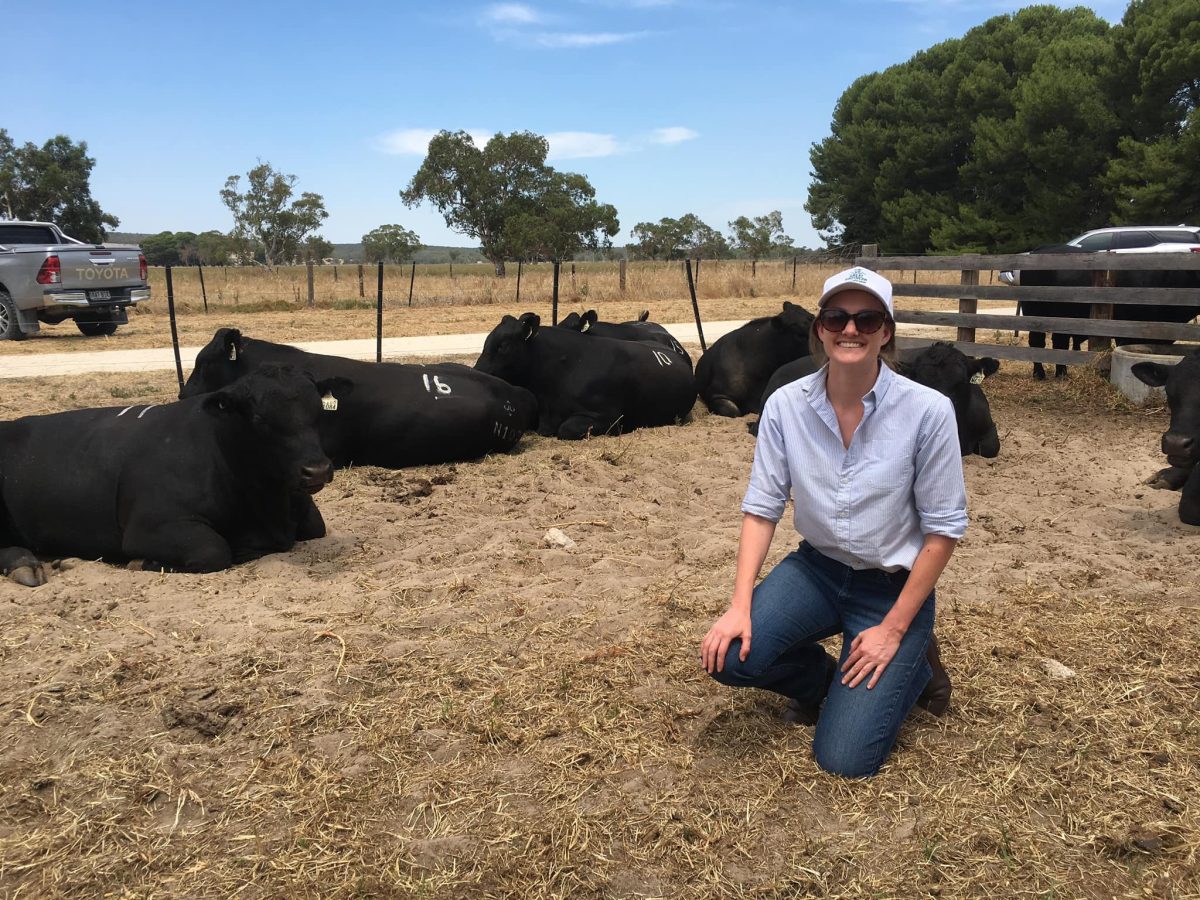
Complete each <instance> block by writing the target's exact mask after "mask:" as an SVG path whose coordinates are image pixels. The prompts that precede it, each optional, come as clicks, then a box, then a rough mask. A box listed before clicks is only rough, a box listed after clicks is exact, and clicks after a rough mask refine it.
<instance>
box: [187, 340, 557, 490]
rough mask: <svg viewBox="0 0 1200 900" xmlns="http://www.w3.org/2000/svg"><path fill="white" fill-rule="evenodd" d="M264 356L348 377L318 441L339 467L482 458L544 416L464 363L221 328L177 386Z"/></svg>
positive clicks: (229, 373) (524, 396)
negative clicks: (322, 349) (327, 352)
mask: <svg viewBox="0 0 1200 900" xmlns="http://www.w3.org/2000/svg"><path fill="white" fill-rule="evenodd" d="M264 362H275V363H289V364H291V365H294V366H296V367H297V368H299V369H301V370H303V371H305V372H309V373H311V374H312V375H313V376H314V377H315V378H335V377H337V378H346V379H349V380H351V381H353V382H354V390H353V392H352V393H351V394H350V395H349V396H347V397H346V398H344V399H342V400H340V401H339V402H338V403H337V406H336V409H331V410H326V411H325V413H324V414H323V415H322V416H321V420H320V429H321V443H322V445H323V446H324V447H325V452H326V453H328V454H329V458H330V459H332V460H333V464H334V465H335V466H337V467H339V468H341V467H344V466H349V465H372V466H383V467H385V468H391V469H397V468H402V467H404V466H419V465H428V464H432V463H442V462H454V461H457V460H465V459H477V458H478V457H480V456H483V455H485V454H487V453H503V452H506V451H508V450H511V449H512V448H513V446H515V445H516V443H517V441H518V440H520V438H521V435H522V434H524V433H525V432H526V431H529V430H530V429H531V428H532V427H533V425H534V423H535V422H536V421H537V401H536V400H534V397H533V395H532V394H531V393H530V392H529V391H527V390H525V389H523V388H519V387H513V386H512V385H510V384H506V383H505V382H504V381H502V380H500V379H499V378H492V377H491V376H489V375H485V374H484V373H482V372H476V371H475V370H474V369H472V368H471V367H469V366H464V365H459V364H458V363H433V364H430V365H406V364H400V363H373V362H362V361H359V360H354V359H343V358H342V357H339V356H323V355H321V354H317V353H308V352H306V351H304V350H300V349H297V348H296V347H289V346H287V345H285V344H273V343H271V342H270V341H260V340H255V339H254V338H248V337H244V336H243V335H242V333H241V332H240V331H238V330H237V329H236V328H221V329H218V331H217V333H216V334H215V335H213V339H212V340H211V341H209V343H208V345H207V346H206V347H204V349H202V350H201V351H200V352H199V353H198V354H197V355H196V367H195V369H193V370H192V374H191V376H190V377H189V378H188V380H187V383H186V384H185V385H184V386H183V390H182V391H180V394H179V396H180V397H192V396H195V395H196V394H200V393H205V392H207V391H214V390H218V389H219V388H222V387H224V386H225V385H228V384H232V383H233V382H234V381H235V380H237V379H238V378H240V377H242V376H243V375H245V374H246V373H247V372H250V371H253V369H254V368H255V366H258V365H259V364H261V363H264Z"/></svg>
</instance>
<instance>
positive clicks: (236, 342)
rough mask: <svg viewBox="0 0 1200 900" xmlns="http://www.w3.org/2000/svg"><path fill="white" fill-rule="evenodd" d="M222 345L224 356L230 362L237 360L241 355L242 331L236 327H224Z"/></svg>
mask: <svg viewBox="0 0 1200 900" xmlns="http://www.w3.org/2000/svg"><path fill="white" fill-rule="evenodd" d="M222 346H223V347H224V350H225V358H226V359H227V360H229V361H230V362H237V361H238V360H239V359H241V357H242V333H241V332H240V331H238V330H237V329H236V328H226V329H225V334H224V335H223V336H222Z"/></svg>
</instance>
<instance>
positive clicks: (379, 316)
mask: <svg viewBox="0 0 1200 900" xmlns="http://www.w3.org/2000/svg"><path fill="white" fill-rule="evenodd" d="M360 271H361V267H360ZM375 362H383V260H380V261H379V284H378V287H377V289H376V292H375Z"/></svg>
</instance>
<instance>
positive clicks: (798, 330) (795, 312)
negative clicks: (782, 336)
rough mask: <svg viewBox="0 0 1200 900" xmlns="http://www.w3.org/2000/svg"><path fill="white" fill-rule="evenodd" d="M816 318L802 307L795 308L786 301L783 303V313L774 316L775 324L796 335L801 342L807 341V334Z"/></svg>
mask: <svg viewBox="0 0 1200 900" xmlns="http://www.w3.org/2000/svg"><path fill="white" fill-rule="evenodd" d="M815 318H816V316H814V315H813V314H812V313H810V312H809V311H808V310H807V309H805V308H804V307H803V306H797V305H796V304H795V303H790V302H788V301H787V300H784V301H783V312H781V313H779V315H777V316H775V324H776V325H777V326H778V327H780V328H783V329H785V330H786V331H788V332H791V333H792V334H794V335H796V336H797V337H798V338H800V339H801V340H803V341H807V340H808V332H809V330H810V329H811V328H812V324H813V320H814V319H815Z"/></svg>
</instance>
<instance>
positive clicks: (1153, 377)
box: [1129, 362, 1171, 387]
mask: <svg viewBox="0 0 1200 900" xmlns="http://www.w3.org/2000/svg"><path fill="white" fill-rule="evenodd" d="M1129 371H1131V372H1132V373H1133V377H1134V378H1136V379H1137V380H1138V381H1140V382H1142V383H1143V384H1148V385H1150V387H1162V386H1163V385H1165V384H1166V383H1167V377H1168V376H1169V375H1170V374H1171V367H1170V366H1164V365H1163V364H1162V363H1152V362H1140V363H1134V364H1133V368H1131V369H1130V370H1129Z"/></svg>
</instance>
